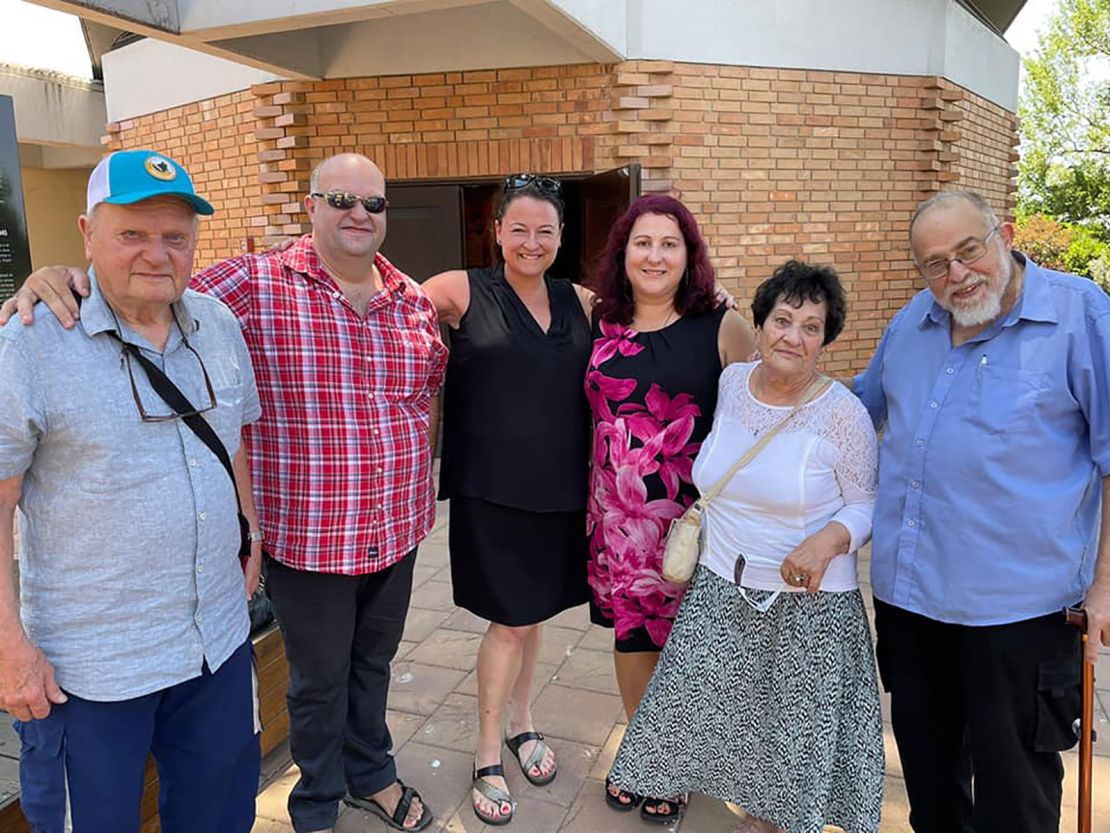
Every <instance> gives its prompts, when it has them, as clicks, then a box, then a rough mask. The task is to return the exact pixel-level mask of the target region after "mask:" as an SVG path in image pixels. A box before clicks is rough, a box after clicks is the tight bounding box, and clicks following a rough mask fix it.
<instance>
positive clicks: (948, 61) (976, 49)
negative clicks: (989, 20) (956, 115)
mask: <svg viewBox="0 0 1110 833" xmlns="http://www.w3.org/2000/svg"><path fill="white" fill-rule="evenodd" d="M946 22H947V29H946V37H945V41H944V63H943V65H942V68H941V69H939V70H938V71H937V72H936V74H937V75H943V76H944V77H945V78H948V79H950V80H952V81H955V82H956V83H957V84H960V85H961V86H964V87H967V88H968V89H970V90H974V91H975V92H977V93H979V95H981V96H983V97H984V98H987V99H989V100H991V101H993V102H995V103H996V104H998V105H1000V106H1002V107H1005V108H1006V109H1007V110H1009V111H1010V112H1015V111H1016V110H1017V94H1018V77H1019V75H1020V72H1021V55H1019V54H1018V52H1017V50H1015V49H1014V48H1013V47H1012V46H1010V45H1009V44H1008V43H1006V42H1005V41H1003V40H1002V38H1000V37H998V36H997V35H995V34H993V33H992V32H989V31H987V30H986V29H985V28H984V27H983V26H982V24H980V23H979V21H978V20H976V19H975V18H974V17H972V15H971V13H970V12H968V11H967V10H966V9H964V8H963V7H962V6H959V5H957V4H956V3H949V4H948V15H947V19H946Z"/></svg>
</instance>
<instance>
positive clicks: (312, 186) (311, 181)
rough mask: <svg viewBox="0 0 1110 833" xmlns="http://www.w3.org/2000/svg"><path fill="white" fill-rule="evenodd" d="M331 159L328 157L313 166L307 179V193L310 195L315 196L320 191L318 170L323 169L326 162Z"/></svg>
mask: <svg viewBox="0 0 1110 833" xmlns="http://www.w3.org/2000/svg"><path fill="white" fill-rule="evenodd" d="M331 158H332V157H330V156H329V157H327V158H326V159H321V160H320V161H319V162H317V163H316V164H315V166H313V168H312V174H311V175H310V176H309V178H308V192H309V193H310V194H315V193H316V192H317V191H319V190H320V169H321V168H322V167H324V163H326V162H328V161H329V160H330V159H331Z"/></svg>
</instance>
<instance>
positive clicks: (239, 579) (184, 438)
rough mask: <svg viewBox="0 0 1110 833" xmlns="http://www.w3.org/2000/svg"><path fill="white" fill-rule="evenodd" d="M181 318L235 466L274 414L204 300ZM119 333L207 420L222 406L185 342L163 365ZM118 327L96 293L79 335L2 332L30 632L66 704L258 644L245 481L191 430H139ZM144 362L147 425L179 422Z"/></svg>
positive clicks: (0, 464) (184, 671) (6, 428)
mask: <svg viewBox="0 0 1110 833" xmlns="http://www.w3.org/2000/svg"><path fill="white" fill-rule="evenodd" d="M174 311H175V314H176V316H177V320H178V321H179V322H180V324H181V328H182V330H184V332H185V334H186V338H188V341H189V344H190V345H192V347H193V348H194V349H195V350H196V352H197V353H199V354H200V356H201V358H202V359H203V361H204V366H205V368H206V369H207V371H208V374H209V377H210V378H211V380H212V385H213V388H214V390H215V393H216V400H217V403H218V405H217V407H216V408H215V409H214V410H211V411H209V412H207V413H206V414H204V418H205V419H206V420H208V422H209V423H210V424H211V425H212V427H213V428H214V429H215V430H216V433H217V434H218V435H219V437H220V439H221V440H222V441H223V443H224V445H225V446H226V448H227V451H228V454H229V455H231V456H234V455H235V452H236V450H237V449H238V448H239V435H240V429H241V427H242V425H243V424H244V423H247V422H252V421H254V420H255V419H257V418H258V416H259V413H260V411H259V405H258V395H257V393H256V392H255V383H254V374H253V372H252V370H251V363H250V358H249V356H248V354H247V349H246V345H245V343H244V342H243V336H242V334H241V333H240V331H239V325H238V324H237V323H236V321H235V319H234V317H232V315H231V313H230V311H229V310H228V309H227V308H226V307H225V306H224V305H223V304H221V303H220V302H219V301H217V300H216V299H214V298H209V297H207V296H204V295H200V294H198V293H196V292H191V291H190V292H186V293H185V295H184V296H183V297H182V298H181V299H180V300H179V301H177V302H176V303H175V304H174ZM119 326H120V332H121V335H122V338H123V339H124V340H125V341H128V342H131V343H132V344H135V345H136V346H137V347H139V348H140V349H141V350H142V352H143V354H144V355H145V356H147V357H148V358H149V359H151V360H152V361H153V362H155V363H156V364H157V365H158V366H159V367H161V368H162V370H163V371H164V372H165V373H166V375H167V376H169V377H170V379H172V380H173V381H174V382H175V383H176V384H177V386H178V387H179V388H180V389H181V390H182V391H183V392H184V393H185V395H186V396H187V397H188V398H189V400H190V401H191V402H192V403H193V405H194V406H196V407H198V408H201V407H205V406H207V405H208V404H209V401H210V400H209V398H208V393H207V390H206V388H205V384H204V375H203V374H202V372H201V367H200V364H199V363H198V362H197V359H196V356H194V355H193V354H192V352H190V351H189V350H188V349H186V347H185V345H184V344H183V343H182V337H181V330H179V329H178V328H177V327H173V328H171V330H170V336H169V340H168V341H167V343H166V346H165V349H164V350H162V351H158V350H156V349H155V348H154V347H153V346H152V345H151V344H150V343H149V342H148V341H147V340H146V339H144V338H143V337H142V336H140V335H138V334H136V333H135V332H133V331H131V330H130V329H129V328H128V327H127V326H126V325H123V324H122V323H121V324H120V325H119ZM116 327H117V322H116V320H115V318H114V317H113V315H112V312H111V309H110V308H109V307H108V305H107V303H106V302H105V300H104V297H103V296H102V295H101V294H100V291H99V288H98V287H97V285H96V283H95V280H94V281H93V291H92V294H91V295H90V297H89V298H88V299H86V300H85V302H84V304H83V305H82V307H81V319H80V322H79V324H78V326H76V327H74V328H73V329H72V330H64V329H62V327H61V325H59V324H58V322H57V320H56V319H55V318H54V316H52V315H44V316H41V317H40V318H39V319H38V320H37V321H36V322H35V326H33V327H24V326H22V324H20V322H19V320H18V318H16V319H13V320H12V321H11V322H9V323H8V325H7V326H6V327H4V328H3V329H0V380H3V382H2V384H0V478H4V479H7V478H10V477H15V476H18V475H22V476H23V494H22V498H21V500H20V510H21V513H22V514H21V518H20V521H21V524H20V548H21V549H20V586H21V596H22V610H21V614H22V618H23V626H24V628H25V630H26V631H27V635H28V636H29V637H30V639H31V641H32V642H33V643H34V644H35V645H37V646H38V647H39V648H40V649H41V650H42V651H43V653H44V654H45V655H46V658H47V659H48V660H49V661H50V663H51V664H52V665H53V666H54V670H55V673H56V677H57V680H58V684H59V685H60V686H61V687H62V688H63V689H64V690H65V691H67V692H70V693H72V694H76V695H77V696H79V697H83V698H85V699H89V700H101V701H110V700H125V699H129V698H132V697H138V696H141V695H143V694H148V693H150V692H153V691H157V690H160V689H164V688H168V687H169V686H171V685H175V684H177V683H180V682H184V681H185V680H188V679H190V678H192V677H196V676H199V675H200V673H201V669H202V667H203V665H204V663H205V662H207V664H208V666H209V667H210V668H211V669H213V670H215V669H217V668H219V667H220V665H221V664H222V663H223V662H224V661H225V660H226V659H227V658H228V657H229V656H230V655H231V653H232V652H233V651H235V650H236V649H237V648H238V647H239V646H241V645H242V644H243V642H244V640H246V638H247V631H248V622H247V610H246V594H245V590H244V587H243V574H242V569H241V567H240V565H239V559H238V557H237V555H238V550H239V526H238V520H237V518H236V512H235V508H236V504H235V493H234V491H233V489H232V485H231V478H229V477H228V476H227V472H226V471H225V469H224V468H223V466H221V465H220V463H219V461H218V460H217V459H216V457H215V455H214V454H213V453H212V452H211V451H209V450H208V447H207V446H205V445H204V444H203V443H202V442H201V441H200V440H199V439H197V437H196V435H195V434H194V433H193V432H192V431H191V430H190V429H189V427H188V426H186V425H185V424H184V423H183V422H181V420H172V421H167V422H161V423H144V422H142V421H141V420H140V417H139V411H138V408H137V407H136V405H135V402H134V399H133V397H132V394H131V383H130V381H129V378H128V373H127V369H126V365H125V363H124V361H123V358H122V355H121V346H120V344H119V342H117V341H115V340H114V339H113V338H111V337H110V336H109V335H108V331H114V330H116ZM131 364H132V371H133V376H134V380H135V384H136V386H137V387H138V390H139V395H140V397H141V399H142V402H143V406H144V408H145V409H146V411H147V413H148V414H152V415H153V414H168V413H170V412H171V409H170V408H169V406H167V405H166V404H165V403H164V402H162V400H161V399H160V398H159V397H158V395H157V394H156V393H154V391H153V390H152V389H151V387H150V384H149V383H148V382H147V379H146V375H145V374H144V373H143V370H142V368H141V367H140V366H139V364H138V362H136V361H132V363H131Z"/></svg>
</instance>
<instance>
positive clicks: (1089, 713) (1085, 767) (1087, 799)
mask: <svg viewBox="0 0 1110 833" xmlns="http://www.w3.org/2000/svg"><path fill="white" fill-rule="evenodd" d="M1064 616H1065V617H1066V618H1067V621H1068V624H1069V625H1075V627H1077V628H1079V631H1080V633H1081V634H1082V650H1083V656H1082V662H1083V711H1082V713H1081V714H1080V716H1079V720H1078V721H1076V722H1077V723H1078V724H1079V731H1078V735H1079V833H1091V768H1092V763H1093V761H1092V758H1091V756H1092V755H1093V753H1094V740H1095V665H1094V663H1093V662H1088V661H1087V611H1085V610H1083V609H1082V608H1078V607H1068V608H1064Z"/></svg>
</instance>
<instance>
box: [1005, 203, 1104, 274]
mask: <svg viewBox="0 0 1110 833" xmlns="http://www.w3.org/2000/svg"><path fill="white" fill-rule="evenodd" d="M1014 248H1015V249H1018V250H1020V251H1022V252H1025V254H1027V255H1029V256H1030V257H1031V258H1033V260H1035V261H1036V262H1037V263H1039V264H1040V265H1041V266H1045V267H1047V268H1049V269H1058V270H1060V271H1061V272H1070V273H1072V274H1073V275H1083V276H1085V277H1091V278H1096V279H1097V278H1099V277H1102V278H1104V279H1105V277H1106V273H1107V268H1108V264H1110V245H1108V244H1106V243H1105V242H1103V241H1102V240H1100V239H1099V238H1098V237H1097V236H1096V234H1095V233H1094V232H1093V231H1091V230H1090V229H1088V228H1085V227H1083V226H1078V225H1074V224H1072V223H1065V222H1061V221H1060V220H1057V219H1055V218H1053V217H1046V216H1045V215H1044V214H1022V213H1019V214H1018V218H1017V223H1016V225H1015V231H1014ZM1103 288H1106V287H1105V286H1104V287H1103Z"/></svg>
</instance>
